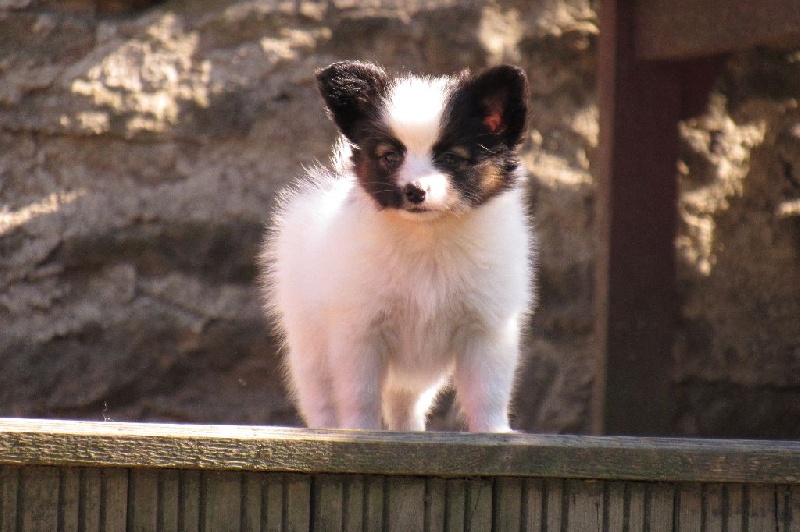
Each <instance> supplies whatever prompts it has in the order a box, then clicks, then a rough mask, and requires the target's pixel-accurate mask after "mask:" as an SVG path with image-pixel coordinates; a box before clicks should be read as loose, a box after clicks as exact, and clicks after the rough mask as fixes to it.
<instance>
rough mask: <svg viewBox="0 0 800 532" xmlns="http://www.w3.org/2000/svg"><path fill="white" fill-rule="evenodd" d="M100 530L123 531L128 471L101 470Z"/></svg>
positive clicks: (119, 469) (126, 508)
mask: <svg viewBox="0 0 800 532" xmlns="http://www.w3.org/2000/svg"><path fill="white" fill-rule="evenodd" d="M100 471H101V488H102V492H101V494H100V497H101V508H100V509H101V513H100V530H124V529H125V524H126V523H127V520H128V517H127V516H128V470H127V469H122V468H104V469H101V470H100Z"/></svg>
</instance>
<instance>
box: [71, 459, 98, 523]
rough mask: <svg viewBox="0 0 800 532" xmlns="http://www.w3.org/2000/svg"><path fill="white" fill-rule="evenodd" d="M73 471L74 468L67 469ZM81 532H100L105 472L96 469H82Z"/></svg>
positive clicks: (79, 515)
mask: <svg viewBox="0 0 800 532" xmlns="http://www.w3.org/2000/svg"><path fill="white" fill-rule="evenodd" d="M65 469H73V468H65ZM80 498H81V500H80V512H79V514H78V517H79V519H78V521H79V524H80V530H100V524H101V523H102V520H103V519H102V515H101V514H102V512H103V504H104V501H103V471H102V470H101V469H98V468H94V467H84V468H80Z"/></svg>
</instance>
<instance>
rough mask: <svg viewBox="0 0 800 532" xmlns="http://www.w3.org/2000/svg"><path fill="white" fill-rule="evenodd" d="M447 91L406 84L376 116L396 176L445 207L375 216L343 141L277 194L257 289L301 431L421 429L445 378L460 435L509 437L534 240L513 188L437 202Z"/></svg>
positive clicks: (424, 83) (448, 194)
mask: <svg viewBox="0 0 800 532" xmlns="http://www.w3.org/2000/svg"><path fill="white" fill-rule="evenodd" d="M446 83H447V80H446V79H444V78H442V79H420V78H407V79H405V80H404V81H402V82H400V83H399V84H398V85H397V86H396V87H395V88H394V90H393V92H392V93H391V97H390V102H389V104H388V105H387V108H388V111H387V112H386V115H385V117H384V118H385V120H386V122H387V123H388V124H389V125H390V126H391V127H392V130H393V132H394V134H395V135H396V136H397V138H398V139H400V140H402V141H403V143H404V144H405V145H406V146H407V147H408V154H407V157H406V160H405V162H404V164H403V167H402V168H401V169H400V171H399V172H398V180H406V181H407V182H412V181H421V182H423V183H425V186H427V187H428V193H429V195H430V196H431V197H430V199H431V200H432V201H433V200H434V199H435V202H436V203H437V204H439V205H441V206H442V209H441V210H437V211H436V212H426V213H412V212H407V211H405V210H402V209H378V208H376V206H375V204H374V201H373V199H372V198H371V197H370V196H369V195H368V194H367V193H366V192H365V191H364V190H363V189H362V188H361V186H359V184H358V182H357V179H356V177H355V176H354V173H353V168H352V167H351V164H350V149H351V148H350V146H349V144H348V143H347V142H346V141H344V140H342V141H340V142H339V143H338V145H337V148H336V150H335V151H336V153H335V157H334V161H333V164H332V168H330V169H328V168H323V167H317V168H314V169H311V170H309V171H308V176H307V177H306V178H305V179H304V180H301V181H300V182H299V183H298V184H297V185H295V187H294V188H292V189H290V190H288V191H287V192H285V193H284V195H283V196H282V197H281V199H280V202H279V206H278V209H277V214H276V216H275V218H274V221H273V228H272V231H271V233H270V236H269V237H268V240H267V242H266V244H265V248H264V251H263V254H262V256H261V263H262V268H263V271H264V272H265V276H264V280H265V283H264V289H265V296H266V301H267V306H268V310H269V312H270V314H271V315H272V316H273V317H274V318H275V320H276V322H277V324H278V325H279V328H280V331H281V332H282V334H283V335H284V341H285V347H286V363H287V364H286V368H287V371H288V376H289V382H290V385H291V387H292V391H293V393H294V396H295V399H296V401H297V404H298V406H299V409H300V411H301V413H302V415H303V417H304V418H305V420H306V422H307V424H308V425H309V426H310V427H342V428H360V429H379V428H382V427H386V428H389V429H391V430H424V429H425V419H426V414H427V412H428V411H429V409H430V407H431V405H432V403H433V401H434V399H435V397H436V395H437V393H438V391H439V390H440V389H441V388H442V387H443V386H444V385H445V384H446V383H447V382H448V380H449V379H450V378H452V382H453V384H454V385H455V388H456V390H457V394H458V399H459V403H460V405H461V409H462V412H463V414H464V416H465V418H466V422H467V425H468V427H469V430H471V431H480V432H486V431H491V432H502V431H508V430H510V428H509V420H508V414H509V412H508V408H509V401H510V395H511V390H512V387H513V382H514V376H515V368H516V366H517V358H518V347H519V346H518V343H519V337H520V327H521V324H522V321H523V320H524V317H525V315H526V312H527V311H528V309H529V307H530V305H531V300H532V297H533V296H532V291H531V285H532V279H531V278H532V271H531V253H530V249H531V233H530V231H529V227H528V221H527V218H526V215H525V207H524V202H523V198H522V193H521V190H520V189H519V188H514V189H512V190H509V191H506V192H504V193H502V194H499V195H498V196H496V197H493V198H492V199H490V200H489V201H488V202H486V203H485V204H483V205H480V206H479V207H476V208H466V207H465V208H460V209H450V208H448V207H447V206H448V205H450V206H452V205H456V203H457V202H456V199H455V198H454V194H455V192H454V191H453V190H452V187H450V186H449V185H448V181H447V177H446V176H445V175H443V174H442V173H440V172H439V171H437V170H436V168H435V167H434V165H433V164H432V162H431V160H430V156H429V150H430V144H431V143H432V142H433V141H435V139H436V132H437V131H438V126H439V120H440V116H439V114H440V113H441V108H442V105H443V96H442V94H443V91H444V87H445V84H446ZM426 102H427V103H426ZM420 109H421V110H423V111H424V112H422V113H420V112H418V111H419V110H420ZM437 113H439V114H437ZM435 187H439V189H435Z"/></svg>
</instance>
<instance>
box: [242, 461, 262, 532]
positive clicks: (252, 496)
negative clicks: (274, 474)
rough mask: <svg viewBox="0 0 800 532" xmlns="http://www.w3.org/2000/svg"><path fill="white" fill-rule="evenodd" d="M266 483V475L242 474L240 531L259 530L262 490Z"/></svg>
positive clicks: (255, 531)
mask: <svg viewBox="0 0 800 532" xmlns="http://www.w3.org/2000/svg"><path fill="white" fill-rule="evenodd" d="M266 481H267V474H266V473H253V472H245V473H242V523H241V524H242V530H243V531H247V532H250V531H252V532H258V531H260V530H261V521H262V515H264V514H266V512H265V511H263V509H262V505H263V501H264V496H263V492H262V490H263V488H264V485H265V484H266Z"/></svg>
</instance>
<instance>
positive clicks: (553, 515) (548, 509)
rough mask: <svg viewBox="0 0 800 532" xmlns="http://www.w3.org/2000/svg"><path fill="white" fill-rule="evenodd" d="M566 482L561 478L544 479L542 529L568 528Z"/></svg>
mask: <svg viewBox="0 0 800 532" xmlns="http://www.w3.org/2000/svg"><path fill="white" fill-rule="evenodd" d="M565 488H566V482H565V481H564V480H562V479H554V478H549V479H547V480H545V481H544V501H543V505H542V513H543V517H542V520H543V522H544V530H562V529H563V530H568V529H569V521H568V520H567V518H568V514H567V511H566V510H567V504H566V503H567V498H568V496H569V494H568V493H567V491H566V489H565Z"/></svg>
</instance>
